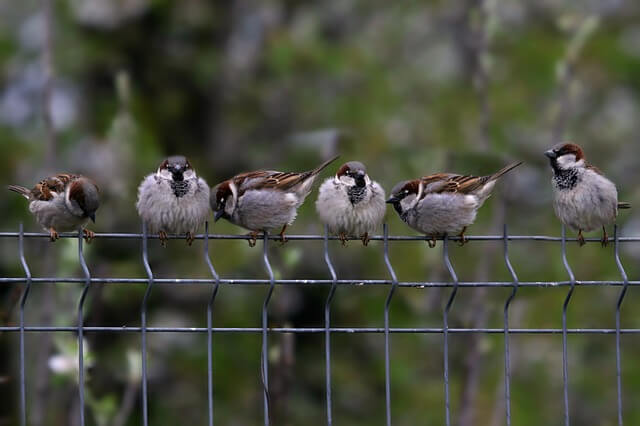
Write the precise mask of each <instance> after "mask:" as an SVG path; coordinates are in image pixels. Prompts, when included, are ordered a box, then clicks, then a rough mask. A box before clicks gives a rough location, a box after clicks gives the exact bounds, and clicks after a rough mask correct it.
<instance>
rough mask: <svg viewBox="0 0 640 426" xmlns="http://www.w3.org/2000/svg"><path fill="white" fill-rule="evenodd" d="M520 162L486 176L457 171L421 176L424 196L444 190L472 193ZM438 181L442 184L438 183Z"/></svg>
mask: <svg viewBox="0 0 640 426" xmlns="http://www.w3.org/2000/svg"><path fill="white" fill-rule="evenodd" d="M520 164H522V161H520V162H517V163H512V164H509V165H508V166H506V167H503V168H502V169H500V170H498V171H497V172H495V173H492V174H490V175H486V176H472V175H457V174H455V173H436V174H433V175H429V176H424V177H422V178H421V180H422V183H423V184H424V186H425V191H424V193H423V197H424V195H426V194H427V193H437V194H440V193H443V192H456V193H460V194H470V193H472V192H474V191H476V190H478V189H480V188H482V187H483V186H484V185H486V184H487V183H488V182H490V181H493V180H496V179H498V178H499V177H501V176H502V175H504V174H505V173H507V172H509V171H511V170H513V169H514V168H516V167H518V166H519V165H520ZM438 182H440V183H441V184H440V185H437V183H438ZM434 184H436V185H434ZM429 186H431V188H429Z"/></svg>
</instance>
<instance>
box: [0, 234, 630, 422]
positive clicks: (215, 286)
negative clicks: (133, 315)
mask: <svg viewBox="0 0 640 426" xmlns="http://www.w3.org/2000/svg"><path fill="white" fill-rule="evenodd" d="M60 237H61V238H77V240H78V259H79V263H80V266H81V269H82V272H83V275H84V276H83V277H65V278H55V277H33V276H32V274H31V272H30V269H29V265H28V262H27V259H26V258H25V251H24V240H25V239H26V238H49V235H48V234H45V233H27V232H24V231H23V227H22V224H21V225H20V230H19V232H1V233H0V238H17V240H18V255H19V258H20V262H21V264H22V268H23V269H24V277H0V283H5V284H7V283H15V284H23V286H24V287H23V290H22V294H21V296H20V300H19V325H18V326H0V332H15V333H19V370H20V371H19V387H20V416H19V417H20V424H21V425H26V424H27V413H28V410H27V403H26V401H27V398H26V395H27V391H28V390H27V387H26V380H25V334H26V333H28V332H73V333H77V343H78V353H77V356H78V374H79V377H78V383H79V385H78V400H79V405H80V410H79V414H78V415H79V424H80V425H84V424H85V380H84V350H83V338H84V334H85V333H86V332H90V333H139V334H140V339H141V355H142V360H141V361H142V375H141V382H142V383H141V393H142V423H143V425H144V426H146V425H148V424H149V413H148V404H149V401H148V395H149V389H148V379H147V357H148V353H147V333H206V335H207V383H208V393H207V399H208V424H209V425H211V426H212V425H213V424H214V418H215V407H214V403H213V402H214V398H213V397H214V386H213V383H214V381H213V376H214V373H215V372H214V369H213V356H214V346H213V335H214V333H260V334H261V336H262V349H261V357H260V360H261V361H260V364H261V365H260V378H261V381H262V385H263V391H262V392H263V407H264V424H265V425H269V424H271V416H270V401H269V362H268V343H269V337H270V335H271V334H273V333H323V334H324V350H325V382H326V384H325V394H326V395H325V398H326V423H327V425H332V424H333V416H332V411H333V408H332V407H333V406H332V392H331V391H332V374H331V366H332V363H331V336H332V334H335V333H349V334H352V333H383V334H384V369H385V371H384V377H385V411H386V416H385V420H386V424H387V425H391V424H392V413H391V368H390V366H391V349H392V344H391V341H392V339H391V336H392V335H393V334H398V333H409V334H441V335H442V337H443V350H444V356H443V365H444V376H443V385H444V401H445V403H444V412H445V424H446V425H447V426H450V425H451V404H450V396H449V394H450V388H449V373H450V366H449V336H450V334H473V333H480V334H503V335H504V402H505V403H504V406H505V413H504V415H505V419H506V424H507V425H508V426H510V425H511V387H510V384H511V380H512V378H511V368H510V364H511V363H510V335H512V334H555V335H558V334H561V335H562V365H563V375H562V379H563V391H564V425H565V426H569V425H570V424H571V423H570V420H571V419H570V416H569V412H570V410H569V363H568V345H567V335H569V334H615V352H616V378H617V422H618V425H619V426H621V425H622V424H623V405H622V375H621V370H622V367H621V365H622V359H621V355H620V346H621V343H620V336H621V334H638V333H640V329H638V328H621V326H620V311H621V307H622V303H623V301H624V298H625V295H626V294H627V289H628V287H629V286H630V285H631V286H636V285H640V281H631V280H629V279H628V277H627V273H626V272H625V269H624V267H623V265H622V262H621V260H620V255H619V248H620V245H621V243H630V242H639V241H640V237H620V236H619V235H618V230H617V228H616V229H615V232H614V240H613V244H614V255H615V262H616V265H617V268H618V271H619V273H620V280H618V281H580V280H576V279H575V276H574V273H573V271H572V269H571V266H570V265H569V262H568V261H567V252H566V245H567V242H569V241H576V239H574V238H567V237H566V233H565V229H564V228H563V229H562V236H561V237H550V236H521V235H509V234H508V232H507V226H506V225H505V226H504V231H503V234H502V235H488V236H468V237H466V239H467V240H468V241H501V242H502V243H503V256H504V262H505V265H506V268H507V269H508V271H509V273H510V276H511V281H467V282H464V281H459V280H458V275H457V274H456V271H455V269H454V267H453V264H452V262H451V260H450V257H449V242H450V241H458V240H459V238H458V237H447V236H445V237H444V238H442V241H443V245H442V247H443V251H442V255H443V262H444V265H445V266H446V269H447V270H448V272H449V275H450V277H451V279H450V280H449V281H443V282H429V281H423V282H401V281H398V279H397V276H396V274H395V271H394V269H393V266H392V264H391V261H390V258H389V242H390V241H416V240H425V238H424V237H417V236H390V235H389V233H388V228H387V226H386V225H385V226H384V228H383V234H382V235H379V236H372V237H371V240H378V241H382V242H383V257H384V263H385V265H386V269H387V271H388V274H389V278H388V279H377V280H362V279H358V280H353V279H338V278H337V275H336V271H335V268H334V265H333V263H332V260H331V256H330V253H329V244H328V242H329V240H336V239H338V238H337V237H332V236H329V235H328V233H327V231H326V230H325V234H324V236H322V235H290V236H288V239H289V240H292V241H297V240H317V241H323V242H324V260H325V262H326V266H327V269H328V272H329V274H330V276H331V279H304V280H298V279H276V278H275V276H274V273H273V270H272V268H271V263H270V261H269V255H268V250H267V249H268V246H269V244H270V242H271V241H275V240H279V237H278V236H269V235H267V234H264V235H263V236H262V237H261V239H262V244H263V262H264V267H265V270H266V272H267V274H268V279H225V278H221V277H220V276H219V275H218V273H217V272H216V269H215V267H214V265H213V262H212V260H211V256H210V253H209V240H236V239H248V238H249V237H248V236H243V235H215V234H209V233H208V227H207V228H206V230H205V233H204V234H200V235H197V236H196V239H200V240H203V242H204V245H203V246H204V250H203V252H202V256H203V260H204V262H205V264H206V266H207V268H208V270H209V272H210V274H211V277H209V278H198V279H191V278H189V279H166V278H155V277H154V275H153V271H152V269H151V266H150V264H149V259H148V241H149V240H150V239H157V238H158V236H157V235H149V234H147V231H146V227H145V226H144V225H143V229H142V233H140V234H133V233H100V234H96V235H95V237H96V238H108V239H138V240H141V241H142V262H143V264H144V267H145V270H146V273H147V278H109V277H93V276H92V275H91V272H90V270H89V268H88V266H87V263H86V261H85V259H84V255H83V235H82V233H78V234H61V235H60ZM169 238H179V237H178V236H170V237H169ZM511 241H547V242H553V243H559V244H560V245H561V250H562V259H563V263H564V267H565V269H566V272H567V275H568V280H566V281H553V282H549V281H529V282H521V281H519V280H518V276H517V274H516V272H515V270H514V268H513V266H512V264H511V261H510V258H509V243H510V242H511ZM587 241H599V240H597V239H588V240H587ZM39 283H83V284H84V285H83V288H82V292H81V294H80V298H79V300H78V305H77V325H76V326H26V325H25V305H26V304H27V301H28V297H29V292H30V290H31V288H32V286H33V285H34V284H39ZM115 283H138V284H145V285H146V289H145V293H144V297H143V299H142V303H141V306H140V327H129V326H123V327H104V326H84V303H85V300H86V297H87V293H88V292H89V290H90V288H91V285H92V284H115ZM158 283H163V284H202V285H210V286H211V295H210V297H209V300H208V303H207V311H206V316H207V321H206V324H207V326H206V327H149V326H147V307H148V300H149V296H150V294H151V292H152V290H153V288H154V285H155V284H158ZM232 284H243V285H255V286H268V291H267V294H266V297H265V299H264V302H263V304H262V312H261V319H262V326H261V327H214V326H213V313H214V308H215V300H216V296H217V294H218V290H219V289H220V286H221V285H232ZM299 284H305V285H307V284H315V285H325V286H329V292H328V295H327V298H326V301H325V305H324V327H270V326H269V303H270V301H271V296H272V294H273V291H274V288H275V286H276V285H299ZM350 285H368V286H386V287H388V288H389V292H388V295H387V297H386V300H385V303H384V327H381V328H380V327H334V326H332V324H331V308H332V302H333V299H334V295H335V292H336V289H337V287H338V286H350ZM576 286H617V287H620V291H619V294H618V297H617V301H616V307H615V308H616V309H615V328H613V329H611V328H588V329H584V328H572V329H570V328H567V310H568V308H569V305H570V302H571V297H572V295H573V292H574V290H575V288H576ZM398 287H419V288H429V287H431V288H435V287H440V288H449V289H451V291H450V293H449V297H448V299H447V303H446V305H445V308H444V310H443V313H442V327H431V328H427V327H424V328H406V327H405V328H392V327H390V325H389V315H390V306H391V301H392V299H393V296H394V293H395V291H396V290H397V288H398ZM464 287H472V288H473V287H489V288H511V293H510V294H509V295H508V297H507V299H506V300H505V303H504V310H503V324H504V326H503V327H502V328H477V327H470V328H451V327H449V313H450V310H451V307H452V306H453V304H454V302H455V299H456V295H457V292H458V289H459V288H464ZM522 287H566V288H567V294H566V297H565V299H564V303H563V305H562V327H561V328H559V329H558V328H511V327H510V326H509V308H510V306H511V304H512V302H513V300H514V298H515V297H516V296H517V292H518V289H519V288H522Z"/></svg>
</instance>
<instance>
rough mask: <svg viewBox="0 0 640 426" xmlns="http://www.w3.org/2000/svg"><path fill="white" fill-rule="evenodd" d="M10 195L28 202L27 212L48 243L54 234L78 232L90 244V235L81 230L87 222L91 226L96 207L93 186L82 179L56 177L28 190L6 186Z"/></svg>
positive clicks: (90, 182) (95, 194)
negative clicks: (44, 232)
mask: <svg viewBox="0 0 640 426" xmlns="http://www.w3.org/2000/svg"><path fill="white" fill-rule="evenodd" d="M7 188H8V189H9V190H10V191H13V192H17V193H18V194H20V195H22V196H23V197H25V198H26V199H27V200H29V211H30V212H31V213H33V215H34V216H35V217H36V220H37V221H38V223H39V224H40V226H42V227H43V228H44V229H45V230H47V231H48V232H49V236H50V239H51V241H55V240H57V239H58V232H70V231H77V230H79V229H82V232H83V233H84V238H85V240H86V241H87V242H88V243H90V242H91V240H92V239H93V237H94V233H93V232H92V231H90V230H88V229H86V228H85V226H86V225H87V223H88V222H89V220H91V221H93V222H95V220H96V216H95V215H96V210H97V209H98V207H99V205H100V196H99V192H100V191H99V190H98V187H97V186H96V184H95V183H94V182H93V181H92V180H91V179H89V178H87V177H84V176H82V175H76V174H70V173H60V174H57V175H54V176H50V177H48V178H46V179H43V180H41V181H40V182H39V183H38V184H37V185H36V186H34V187H33V188H32V189H27V188H25V187H23V186H19V185H9V186H8V187H7Z"/></svg>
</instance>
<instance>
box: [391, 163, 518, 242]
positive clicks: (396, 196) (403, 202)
mask: <svg viewBox="0 0 640 426" xmlns="http://www.w3.org/2000/svg"><path fill="white" fill-rule="evenodd" d="M520 164H522V162H518V163H513V164H510V165H508V166H506V167H504V168H503V169H500V170H498V171H497V172H495V173H493V174H490V175H487V176H468V175H458V174H454V173H436V174H433V175H429V176H424V177H422V178H420V179H414V180H408V181H404V182H400V183H399V184H397V185H396V186H395V187H394V188H393V190H392V191H391V197H390V198H389V199H388V200H387V203H390V204H392V205H393V207H394V209H395V210H396V212H398V215H400V218H401V219H402V220H403V221H404V222H405V223H406V224H407V225H409V226H410V227H412V228H413V229H415V230H417V231H419V232H422V233H423V234H426V235H428V236H430V237H431V240H430V241H429V242H428V243H429V247H431V248H433V247H435V244H436V237H437V236H442V235H444V234H447V235H455V234H458V236H459V237H460V245H464V243H465V242H466V240H465V238H464V233H465V231H466V229H467V226H469V225H471V224H472V223H473V222H474V221H475V219H476V213H477V211H478V209H479V208H480V207H481V206H482V204H483V203H484V202H485V200H486V199H487V198H489V196H490V195H491V191H492V190H493V187H494V186H495V184H496V180H497V179H498V178H500V177H501V176H502V175H504V174H505V173H507V172H509V171H510V170H512V169H514V168H516V167H518V166H519V165H520Z"/></svg>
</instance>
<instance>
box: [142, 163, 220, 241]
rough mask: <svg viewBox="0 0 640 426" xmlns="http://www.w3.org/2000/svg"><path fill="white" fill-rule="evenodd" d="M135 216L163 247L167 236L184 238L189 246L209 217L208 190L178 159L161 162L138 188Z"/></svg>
mask: <svg viewBox="0 0 640 426" xmlns="http://www.w3.org/2000/svg"><path fill="white" fill-rule="evenodd" d="M136 208H137V209H138V215H140V218H141V219H142V220H143V221H144V222H145V223H146V224H147V226H148V229H149V232H151V233H154V234H155V233H157V234H158V236H159V237H160V243H161V244H162V246H163V247H166V244H167V240H168V234H186V239H187V244H188V245H191V243H193V240H194V238H195V233H196V230H197V229H198V228H199V227H200V226H202V225H203V224H204V223H205V222H206V220H207V217H208V216H209V186H208V185H207V183H206V182H205V181H204V179H202V178H200V177H198V175H197V174H196V171H195V170H194V169H193V167H191V163H189V161H188V160H187V159H186V158H185V157H183V156H182V155H174V156H172V157H168V158H167V159H165V160H164V161H163V162H162V163H161V164H160V166H159V167H158V170H157V171H156V172H155V173H152V174H150V175H148V176H146V177H145V178H144V179H143V180H142V183H141V184H140V186H139V187H138V202H137V203H136Z"/></svg>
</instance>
